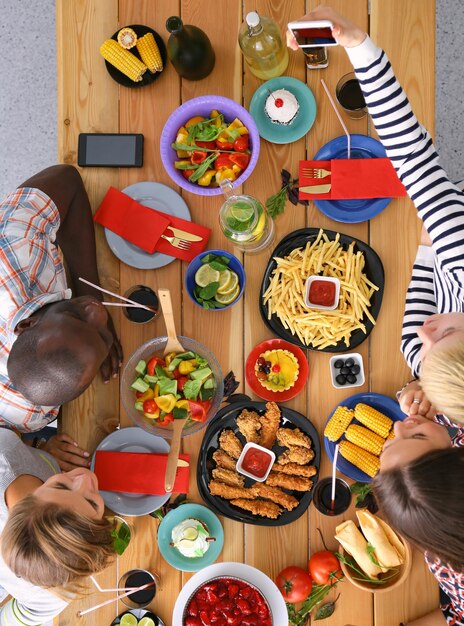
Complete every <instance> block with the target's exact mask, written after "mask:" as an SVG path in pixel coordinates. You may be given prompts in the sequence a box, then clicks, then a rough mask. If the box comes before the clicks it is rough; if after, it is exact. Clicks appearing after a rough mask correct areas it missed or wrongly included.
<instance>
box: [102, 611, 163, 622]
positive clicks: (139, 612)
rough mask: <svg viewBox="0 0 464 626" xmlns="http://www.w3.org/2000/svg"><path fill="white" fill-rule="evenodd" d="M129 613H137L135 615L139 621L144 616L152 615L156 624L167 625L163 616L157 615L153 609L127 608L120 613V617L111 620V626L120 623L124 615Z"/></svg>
mask: <svg viewBox="0 0 464 626" xmlns="http://www.w3.org/2000/svg"><path fill="white" fill-rule="evenodd" d="M127 613H132V615H135V617H136V618H137V619H138V620H139V621H140V620H141V619H142V617H151V619H152V620H153V621H154V622H155V626H165V625H164V622H163V620H162V619H161V617H158V616H157V615H155V614H154V613H152V612H151V611H147V610H146V609H127V611H124V612H123V613H121V614H120V615H118V617H116V618H115V619H114V620H113V621H112V622H111V626H116V625H117V624H120V623H121V618H122V616H123V615H126V614H127Z"/></svg>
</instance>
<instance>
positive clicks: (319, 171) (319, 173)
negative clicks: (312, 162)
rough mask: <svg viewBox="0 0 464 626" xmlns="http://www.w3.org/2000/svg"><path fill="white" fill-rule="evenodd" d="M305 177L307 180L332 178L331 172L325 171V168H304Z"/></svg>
mask: <svg viewBox="0 0 464 626" xmlns="http://www.w3.org/2000/svg"><path fill="white" fill-rule="evenodd" d="M301 171H302V173H303V176H306V177H307V178H325V177H326V176H330V174H331V172H329V170H324V169H323V168H317V167H303V168H302V169H301Z"/></svg>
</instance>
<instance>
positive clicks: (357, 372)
mask: <svg viewBox="0 0 464 626" xmlns="http://www.w3.org/2000/svg"><path fill="white" fill-rule="evenodd" d="M360 371H361V368H360V367H359V365H353V367H352V368H351V373H352V374H354V375H355V376H356V374H359V372H360Z"/></svg>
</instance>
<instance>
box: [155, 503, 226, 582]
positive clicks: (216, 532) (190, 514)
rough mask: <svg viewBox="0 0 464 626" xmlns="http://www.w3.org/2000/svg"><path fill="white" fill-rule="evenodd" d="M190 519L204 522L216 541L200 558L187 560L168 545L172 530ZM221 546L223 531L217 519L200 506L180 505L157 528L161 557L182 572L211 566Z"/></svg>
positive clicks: (208, 510)
mask: <svg viewBox="0 0 464 626" xmlns="http://www.w3.org/2000/svg"><path fill="white" fill-rule="evenodd" d="M190 518H193V519H197V520H199V521H200V522H204V524H206V526H207V527H208V530H209V532H210V533H211V537H216V541H213V542H211V543H210V546H209V548H208V551H207V552H205V554H204V555H203V556H202V557H200V558H194V559H189V558H188V557H186V556H183V555H182V554H181V553H180V552H179V550H177V548H172V547H171V546H170V545H169V544H170V542H171V541H172V537H171V533H172V529H173V528H174V527H175V526H177V524H180V522H182V521H183V520H184V519H190ZM223 545H224V531H223V529H222V526H221V522H220V521H219V518H218V517H217V515H215V514H214V513H213V512H212V511H210V509H207V508H206V507H205V506H203V505H201V504H182V505H181V506H178V507H177V509H173V510H172V511H169V513H168V514H167V515H166V517H164V518H163V521H162V522H161V524H160V525H159V528H158V547H159V551H160V552H161V555H162V556H163V558H164V560H165V561H167V562H168V563H169V565H172V567H175V568H176V569H179V570H181V571H182V572H198V571H199V570H201V569H203V568H204V567H206V566H207V565H211V564H212V563H214V561H216V559H217V558H218V557H219V555H220V554H221V551H222V547H223Z"/></svg>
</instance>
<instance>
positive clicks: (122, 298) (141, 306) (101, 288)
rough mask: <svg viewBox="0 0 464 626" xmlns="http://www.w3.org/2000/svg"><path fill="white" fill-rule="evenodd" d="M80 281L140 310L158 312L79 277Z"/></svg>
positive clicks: (109, 303)
mask: <svg viewBox="0 0 464 626" xmlns="http://www.w3.org/2000/svg"><path fill="white" fill-rule="evenodd" d="M79 280H80V281H81V282H82V283H85V284H86V285H90V287H93V288H94V289H98V291H102V292H103V293H107V294H108V295H109V296H113V297H114V298H119V299H120V300H124V302H129V303H130V304H135V306H136V307H137V308H138V309H146V310H147V311H150V313H156V312H157V311H155V310H154V309H153V308H151V307H149V306H145V304H140V303H139V302H134V300H129V298H124V296H120V295H119V294H118V293H113V292H112V291H108V289H103V287H100V286H99V285H95V284H94V283H91V282H90V280H86V279H85V278H81V276H79ZM102 304H106V305H109V306H117V305H116V304H111V302H102ZM118 306H124V305H118Z"/></svg>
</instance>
